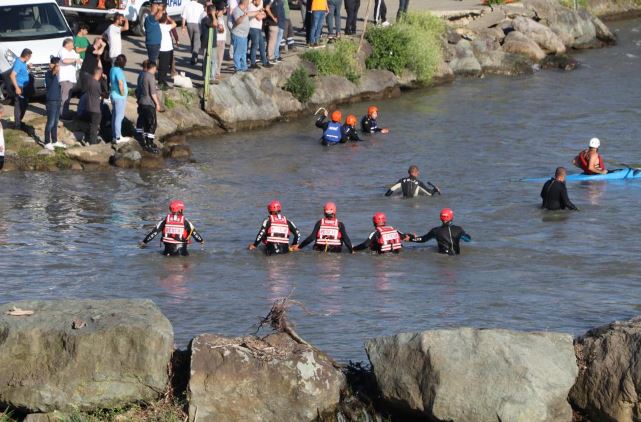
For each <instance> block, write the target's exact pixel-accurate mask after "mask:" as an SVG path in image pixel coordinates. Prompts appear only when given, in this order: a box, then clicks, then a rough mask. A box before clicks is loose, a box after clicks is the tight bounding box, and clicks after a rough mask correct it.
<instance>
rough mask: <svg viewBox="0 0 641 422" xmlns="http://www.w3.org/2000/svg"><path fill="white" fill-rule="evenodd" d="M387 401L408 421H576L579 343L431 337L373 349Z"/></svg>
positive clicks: (439, 333)
mask: <svg viewBox="0 0 641 422" xmlns="http://www.w3.org/2000/svg"><path fill="white" fill-rule="evenodd" d="M365 348H366V350H367V354H368V356H369V359H370V362H371V363H372V365H373V370H374V374H375V376H376V382H377V384H378V387H379V389H380V391H381V393H382V396H383V398H384V399H385V400H387V401H388V402H389V403H391V404H392V405H395V406H396V407H397V408H398V409H399V410H401V411H404V412H406V413H407V414H410V415H414V416H416V417H420V418H426V419H429V420H438V421H454V422H485V421H487V422H496V421H497V420H498V421H511V422H518V421H523V422H536V421H549V422H557V421H570V420H571V418H572V409H571V408H570V405H569V403H568V401H567V395H568V391H569V390H570V388H571V387H572V385H573V384H574V381H575V378H576V375H577V372H578V368H577V364H576V358H575V356H574V348H573V346H572V337H571V336H569V335H566V334H556V333H524V332H516V331H508V330H477V329H472V328H460V329H453V330H436V331H424V332H422V333H407V334H398V335H396V336H393V337H379V338H375V339H373V340H370V341H368V342H367V343H366V345H365Z"/></svg>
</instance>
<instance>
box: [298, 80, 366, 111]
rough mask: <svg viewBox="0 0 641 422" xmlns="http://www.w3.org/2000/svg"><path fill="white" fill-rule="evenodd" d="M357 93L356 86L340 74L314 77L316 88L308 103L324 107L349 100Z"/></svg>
mask: <svg viewBox="0 0 641 422" xmlns="http://www.w3.org/2000/svg"><path fill="white" fill-rule="evenodd" d="M359 93H360V91H359V89H358V87H357V86H356V85H355V84H354V83H352V82H350V81H348V80H347V79H345V78H343V77H342V76H335V75H329V76H320V77H318V78H316V90H315V91H314V94H313V95H312V98H310V99H309V103H310V104H316V105H322V106H325V107H326V106H327V105H329V104H336V103H339V102H343V101H346V100H349V99H350V98H352V97H354V96H356V95H358V94H359Z"/></svg>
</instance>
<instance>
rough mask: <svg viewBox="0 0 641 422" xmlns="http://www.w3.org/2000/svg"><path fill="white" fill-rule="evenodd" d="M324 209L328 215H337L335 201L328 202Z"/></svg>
mask: <svg viewBox="0 0 641 422" xmlns="http://www.w3.org/2000/svg"><path fill="white" fill-rule="evenodd" d="M323 211H324V212H325V214H326V215H336V204H335V203H333V202H328V203H326V204H325V207H323Z"/></svg>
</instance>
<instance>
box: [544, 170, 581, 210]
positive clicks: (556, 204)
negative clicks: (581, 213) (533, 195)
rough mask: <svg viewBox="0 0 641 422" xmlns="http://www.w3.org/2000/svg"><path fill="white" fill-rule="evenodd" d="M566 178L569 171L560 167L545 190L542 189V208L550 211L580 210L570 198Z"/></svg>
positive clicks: (547, 183)
mask: <svg viewBox="0 0 641 422" xmlns="http://www.w3.org/2000/svg"><path fill="white" fill-rule="evenodd" d="M565 176H567V170H566V169H565V168H564V167H558V168H557V169H556V172H555V173H554V177H553V178H551V179H550V180H548V181H547V182H545V184H544V185H543V189H541V199H543V203H542V204H541V208H545V209H546V210H550V211H555V210H565V209H568V210H573V211H578V210H579V209H578V208H577V207H576V206H575V205H574V204H573V203H572V201H570V198H569V197H568V190H567V188H566V187H565Z"/></svg>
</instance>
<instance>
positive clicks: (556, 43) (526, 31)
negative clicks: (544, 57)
mask: <svg viewBox="0 0 641 422" xmlns="http://www.w3.org/2000/svg"><path fill="white" fill-rule="evenodd" d="M512 25H513V26H514V29H515V30H517V31H519V32H521V33H522V34H523V35H525V36H526V37H528V38H530V39H531V40H532V41H534V42H536V43H537V44H538V45H539V47H541V49H543V51H545V52H546V53H549V54H563V53H565V45H564V44H563V41H562V40H561V38H559V36H558V35H556V34H555V33H554V31H552V30H551V29H550V28H548V27H547V26H545V25H541V24H540V23H538V22H536V21H534V20H532V19H530V18H524V17H521V16H518V17H516V18H514V20H513V21H512Z"/></svg>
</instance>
